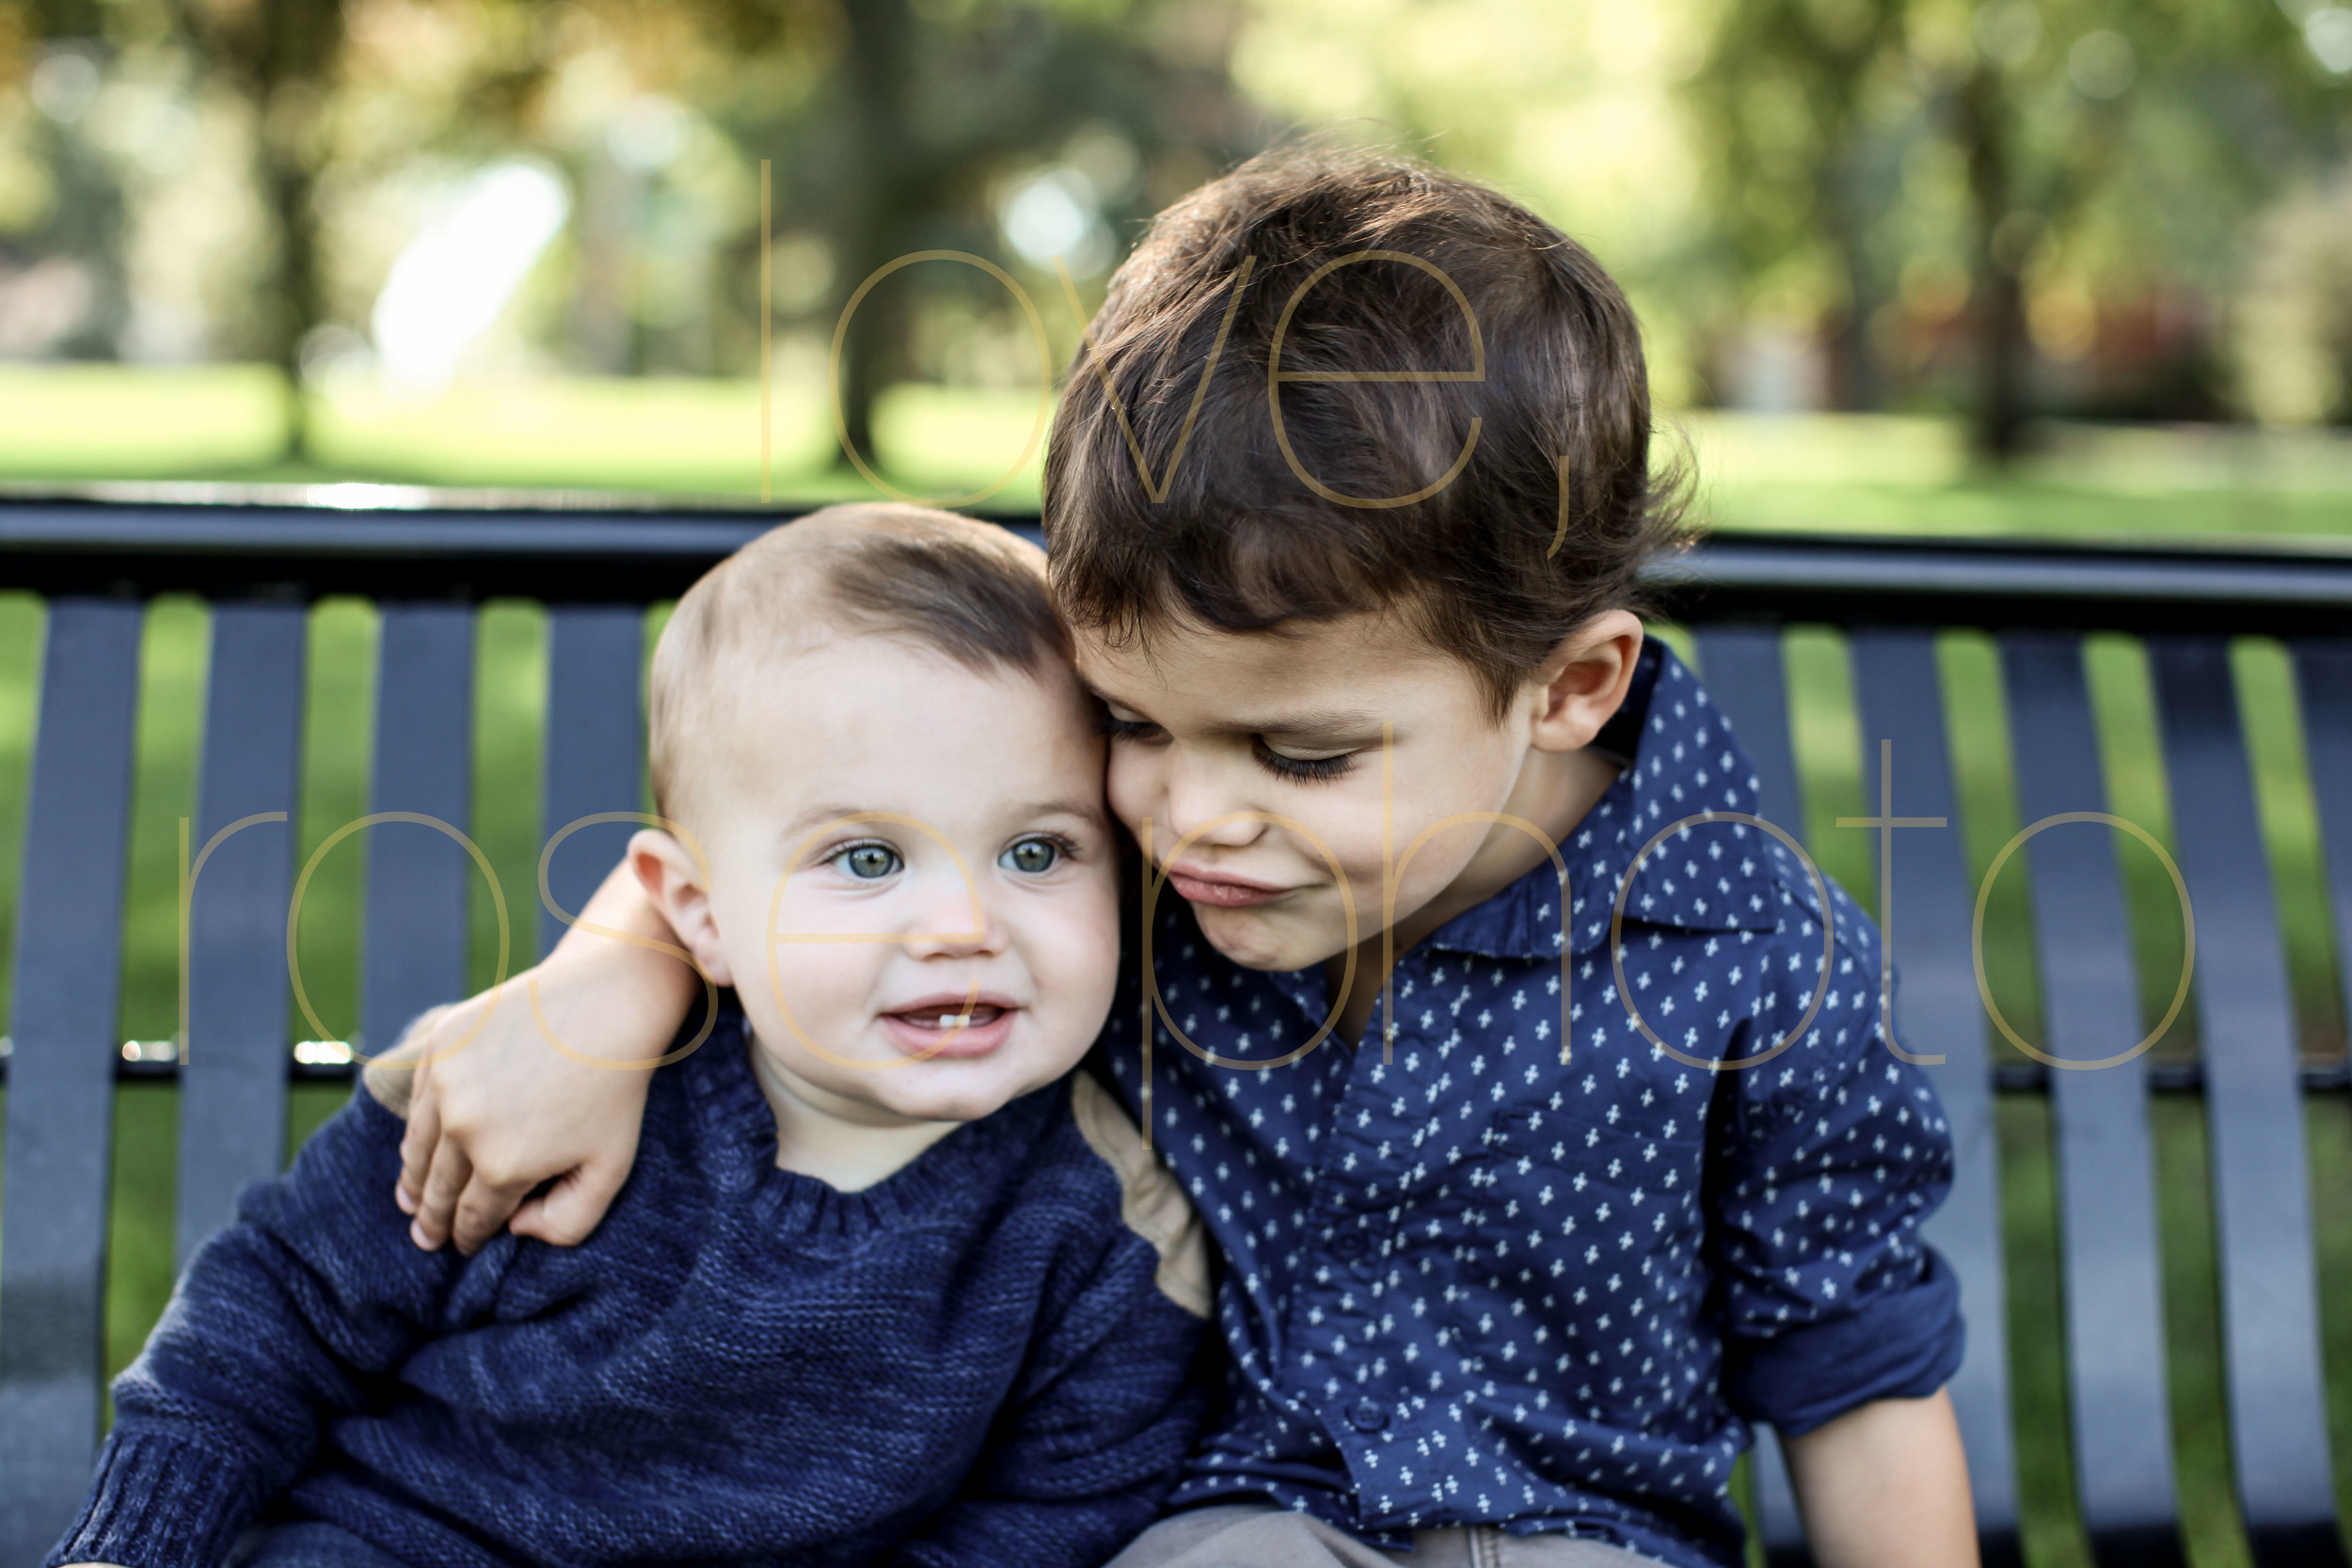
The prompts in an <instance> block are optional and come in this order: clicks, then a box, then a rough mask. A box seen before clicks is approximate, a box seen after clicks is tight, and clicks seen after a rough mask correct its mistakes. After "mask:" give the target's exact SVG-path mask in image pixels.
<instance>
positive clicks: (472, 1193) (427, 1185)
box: [396, 866, 701, 1254]
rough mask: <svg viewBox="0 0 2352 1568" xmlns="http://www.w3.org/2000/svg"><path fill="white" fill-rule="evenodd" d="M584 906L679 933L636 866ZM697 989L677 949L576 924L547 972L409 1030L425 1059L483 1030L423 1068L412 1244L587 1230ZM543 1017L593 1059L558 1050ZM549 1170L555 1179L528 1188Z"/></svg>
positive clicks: (412, 1169) (410, 1145)
mask: <svg viewBox="0 0 2352 1568" xmlns="http://www.w3.org/2000/svg"><path fill="white" fill-rule="evenodd" d="M582 918H583V920H585V921H589V922H593V923H595V924H598V925H603V926H607V927H617V928H619V929H622V930H628V931H632V932H636V933H638V934H641V935H644V936H645V937H647V938H648V939H650V940H657V941H662V942H667V941H669V940H670V934H669V927H668V926H667V924H666V923H665V922H663V921H662V919H661V916H660V911H657V910H655V909H654V908H653V906H652V903H651V901H650V900H648V899H647V898H646V897H645V896H644V892H643V891H642V890H641V889H640V888H639V887H638V885H637V881H636V879H635V878H634V877H632V876H630V875H629V873H628V869H627V867H626V866H624V867H622V868H621V869H619V870H617V871H615V872H614V873H613V875H612V877H611V878H609V879H607V880H606V882H605V884H604V886H603V887H602V888H600V889H599V890H598V891H597V893H596V897H595V898H594V899H592V900H590V902H589V905H588V908H587V909H586V910H585V911H582ZM534 981H535V982H536V989H537V993H538V999H537V1006H536V1007H535V1009H534V1006H533V1004H532V985H533V982H534ZM700 990H701V982H700V981H699V980H698V979H697V978H696V976H695V975H694V974H693V972H692V971H691V969H689V968H687V967H686V966H685V965H684V964H681V963H679V962H678V961H677V960H676V959H675V958H668V957H665V956H663V955H662V954H660V953H658V952H654V951H651V950H648V949H645V948H641V947H633V946H628V945H626V944H624V943H621V942H612V941H611V940H609V939H606V938H602V937H596V936H591V935H589V934H587V933H586V932H584V931H580V930H573V931H570V932H568V933H566V934H565V936H564V940H563V942H560V943H558V944H557V946H556V949H555V951H554V952H553V953H551V954H549V955H548V958H547V961H546V962H544V963H542V964H540V965H539V967H538V968H537V969H535V970H530V971H526V972H525V973H524V974H517V975H516V976H514V977H513V978H512V979H510V980H508V981H507V983H506V984H505V985H504V986H501V987H500V988H499V989H498V990H492V991H487V992H485V993H484V994H482V995H480V996H477V997H474V998H472V999H471V1000H469V1001H467V1002H463V1003H460V1004H459V1005H458V1006H454V1007H451V1008H448V1009H446V1010H444V1011H442V1012H441V1013H439V1014H437V1015H433V1016H428V1018H427V1019H425V1020H424V1021H423V1022H422V1023H421V1024H420V1026H419V1029H418V1031H417V1032H418V1033H419V1034H420V1035H421V1036H423V1038H422V1039H421V1041H418V1042H414V1043H419V1044H421V1046H422V1047H423V1050H424V1053H425V1054H426V1055H427V1056H428V1057H430V1056H434V1055H437V1054H438V1053H443V1052H448V1051H450V1049H451V1047H453V1046H454V1045H456V1043H457V1042H458V1041H460V1040H462V1039H465V1038H466V1037H467V1034H468V1032H469V1031H476V1032H475V1033H474V1035H473V1038H472V1039H471V1040H470V1042H469V1043H468V1044H466V1045H465V1047H464V1048H463V1049H462V1050H458V1051H456V1052H455V1053H453V1054H451V1055H448V1056H446V1057H443V1058H442V1059H440V1060H437V1061H433V1062H432V1063H431V1064H430V1065H429V1066H426V1067H421V1068H418V1069H414V1070H415V1084H414V1088H413V1092H412V1094H411V1096H410V1100H409V1106H408V1131H407V1134H406V1136H405V1137H404V1138H403V1139H402V1141H401V1149H400V1152H401V1173H400V1185H399V1190H398V1193H397V1195H396V1196H397V1200H398V1202H399V1204H400V1207H401V1209H402V1210H403V1212H406V1213H408V1214H409V1215H411V1216H413V1218H412V1220H411V1223H410V1226H409V1234H410V1236H411V1237H412V1238H413V1239H414V1240H415V1242H416V1243H417V1244H418V1245H419V1246H421V1247H423V1248H425V1249H426V1250H428V1251H430V1250H432V1249H434V1248H437V1247H438V1246H439V1245H441V1243H444V1242H446V1241H449V1240H450V1239H452V1237H454V1238H455V1240H456V1243H457V1250H458V1251H460V1252H463V1253H468V1254H471V1253H473V1252H475V1251H478V1250H479V1249H480V1248H481V1247H482V1245H483V1243H485V1242H487V1241H488V1240H489V1239H490V1238H491V1237H492V1236H494V1235H496V1234H497V1233H498V1229H499V1227H500V1226H501V1225H504V1226H507V1227H509V1228H510V1229H512V1230H513V1231H514V1232H515V1234H516V1235H518V1236H530V1237H533V1238H536V1239H537V1240H539V1241H543V1242H551V1243H555V1244H556V1245H558V1246H576V1245H578V1244H579V1243H580V1242H582V1241H585V1240H586V1239H587V1237H588V1235H589V1233H590V1232H591V1231H593V1230H595V1229H596V1223H597V1222H598V1221H599V1220H601V1219H603V1218H604V1212H605V1211H606V1210H607V1209H608V1208H610V1207H612V1198H613V1196H614V1195H615V1194H617V1193H618V1192H619V1191H620V1190H621V1183H622V1182H623V1181H624V1180H627V1179H628V1171H629V1166H630V1165H631V1164H633V1163H634V1162H635V1160H636V1158H637V1132H638V1123H639V1121H640V1119H641V1118H642V1117H644V1107H645V1085H646V1081H647V1079H648V1077H649V1076H650V1074H649V1073H648V1072H647V1071H646V1070H645V1069H644V1066H643V1064H645V1063H649V1062H652V1061H654V1060H655V1059H657V1058H658V1057H660V1055H661V1054H662V1053H664V1052H665V1051H666V1050H668V1048H669V1045H670V1041H671V1039H672V1037H674V1036H675V1034H676V1032H677V1027H678V1024H679V1022H680V1021H681V1020H682V1019H683V1018H684V1017H685V1016H686V1012H687V1009H688V1008H689V1007H690V1006H691V1005H692V1002H693V998H694V997H695V995H696V994H697V993H698V992H699V991H700ZM485 1015H486V1017H485ZM542 1021H544V1023H545V1027H546V1029H547V1030H548V1031H550V1032H552V1033H553V1034H554V1035H555V1037H556V1038H557V1039H559V1040H561V1042H562V1043H563V1045H564V1047H566V1048H567V1049H568V1050H569V1051H570V1052H571V1053H574V1054H575V1055H578V1056H584V1057H589V1058H592V1059H593V1060H592V1061H587V1062H582V1061H578V1060H573V1059H569V1058H567V1057H566V1056H565V1055H564V1054H563V1053H559V1052H558V1051H557V1050H555V1049H554V1048H553V1047H551V1046H550V1045H549V1044H548V1038H547V1035H546V1034H544V1033H543V1032H542ZM607 1062H610V1063H612V1064H615V1065H614V1066H611V1067H607V1066H603V1065H601V1064H602V1063H607ZM542 1182H552V1185H550V1186H548V1189H547V1190H546V1191H545V1192H543V1193H539V1194H537V1195H536V1196H532V1190H533V1189H534V1188H536V1187H538V1186H539V1185H540V1184H541V1183H542Z"/></svg>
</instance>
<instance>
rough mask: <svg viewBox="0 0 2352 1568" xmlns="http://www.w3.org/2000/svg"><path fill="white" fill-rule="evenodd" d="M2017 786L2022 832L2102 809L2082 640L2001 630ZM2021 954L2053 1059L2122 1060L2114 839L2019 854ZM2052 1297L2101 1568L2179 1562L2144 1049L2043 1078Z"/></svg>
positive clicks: (2058, 835)
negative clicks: (2024, 893) (2058, 1289)
mask: <svg viewBox="0 0 2352 1568" xmlns="http://www.w3.org/2000/svg"><path fill="white" fill-rule="evenodd" d="M2000 650H2001V666H2002V673H2003V675H2004V677H2005V679H2004V682H2003V685H2004V687H2005V689H2006V691H2007V695H2008V699H2009V711H2010V736H2011V741H2012V744H2011V747H2010V751H2011V753H2012V755H2013V756H2014V757H2015V759H2016V770H2017V797H2018V804H2019V808H2020V809H2021V811H2022V812H2023V814H2024V816H2025V818H2026V825H2027V827H2028V828H2030V827H2031V826H2032V825H2033V824H2035V823H2037V822H2040V821H2042V819H2043V818H2045V817H2048V816H2056V815H2058V814H2060V813H2064V812H2076V811H2105V810H2106V809H2107V792H2106V779H2105V775H2104V773H2103V772H2102V770H2101V767H2100V759H2099V746H2098V731H2097V728H2096V724H2095V720H2094V718H2093V714H2092V710H2091V706H2090V688H2089V685H2088V683H2087V681H2086V678H2085V675H2084V672H2083V660H2082V644H2081V639H2079V638H2078V637H2076V636H2074V635H2073V634H2071V633H2064V632H2022V633H2011V634H2008V635H2005V636H2003V637H2002V638H2001V640H2000ZM2026 863H2027V866H2028V881H2029V885H2030V888H2031V893H2032V903H2033V924H2034V949H2035V954H2036V957H2037V959H2038V961H2039V964H2040V967H2041V972H2042V1011H2043V1016H2044V1019H2045V1025H2044V1026H2045V1028H2046V1029H2047V1030H2048V1034H2049V1037H2048V1039H2047V1040H2046V1041H2045V1042H2042V1044H2041V1049H2042V1051H2044V1052H2045V1053H2048V1054H2050V1055H2052V1056H2055V1057H2058V1059H2060V1060H2061V1061H2080V1062H2088V1061H2093V1060H2099V1059H2103V1058H2106V1057H2109V1056H2114V1055H2118V1054H2120V1053H2123V1052H2125V1051H2128V1050H2130V1049H2131V1047H2132V1045H2133V1043H2134V1042H2135V1041H2136V1040H2137V1039H2138V1037H2139V1035H2140V1027H2139V1022H2138V1020H2139V994H2138V988H2137V982H2136V979H2135V975H2134V969H2133V962H2132V950H2131V933H2130V927H2129V925H2128V923H2127V921H2126V919H2125V915H2124V907H2123V887H2122V877H2121V873H2120V871H2119V869H2118V866H2117V863H2116V857H2115V846H2114V842H2113V835H2112V832H2111V831H2110V830H2107V829H2106V828H2104V827H2101V826H2099V825H2097V824H2083V823H2074V824H2068V825H2065V826H2061V827H2055V828H2051V829H2048V830H2046V831H2044V832H2042V833H2040V834H2037V835H2036V836H2035V837H2034V838H2033V839H2032V841H2031V842H2030V843H2029V844H2028V845H2027V846H2026ZM2050 1098H2051V1110H2052V1116H2053V1119H2054V1121H2055V1123H2056V1142H2057V1146H2058V1148H2057V1154H2058V1211H2059V1221H2060V1235H2061V1239H2062V1242H2063V1250H2064V1255H2065V1257H2064V1266H2063V1277H2064V1280H2065V1294H2066V1311H2065V1317H2066V1345H2067V1362H2066V1367H2067V1382H2068V1391H2069V1394H2070V1396H2071V1399H2070V1407H2071V1408H2070V1414H2071V1416H2072V1418H2073V1420H2072V1425H2073V1432H2074V1486H2075V1492H2076V1496H2077V1497H2078V1498H2079V1500H2080V1503H2081V1507H2082V1517H2083V1525H2084V1528H2086V1530H2088V1532H2089V1533H2090V1544H2091V1550H2092V1554H2093V1556H2094V1557H2095V1558H2096V1559H2097V1560H2098V1561H2099V1562H2100V1563H2101V1564H2102V1565H2103V1568H2124V1565H2126V1564H2129V1565H2133V1568H2153V1565H2160V1564H2161V1565H2170V1564H2178V1563H2181V1562H2183V1561H2185V1559H2184V1558H2183V1557H2182V1555H2181V1553H2182V1546H2181V1541H2180V1532H2179V1528H2178V1520H2179V1510H2178V1503H2177V1502H2176V1500H2175V1496H2174V1491H2173V1481H2172V1441H2171V1432H2172V1427H2171V1413H2170V1406H2169V1402H2168V1399H2167V1395H2166V1390H2165V1383H2166V1379H2165V1346H2164V1327H2163V1315H2162V1314H2163V1307H2162V1305H2161V1304H2162V1301H2163V1271H2162V1268H2161V1266H2160V1263H2159V1260H2158V1254H2157V1250H2156V1206H2155V1192H2154V1187H2153V1181H2152V1178H2151V1172H2152V1169H2153V1166H2152V1162H2151V1152H2150V1147H2149V1133H2148V1078H2147V1066H2146V1059H2145V1058H2144V1057H2136V1058H2134V1059H2133V1060H2131V1061H2129V1062H2126V1063H2123V1064H2122V1065H2120V1066H2116V1067H2111V1068H2105V1069H2097V1070H2059V1071H2055V1072H2053V1073H2052V1074H2051V1082H2050Z"/></svg>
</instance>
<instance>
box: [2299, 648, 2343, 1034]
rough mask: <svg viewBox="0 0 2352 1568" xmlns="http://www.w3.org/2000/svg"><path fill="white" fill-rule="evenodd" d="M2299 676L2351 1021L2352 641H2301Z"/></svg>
mask: <svg viewBox="0 0 2352 1568" xmlns="http://www.w3.org/2000/svg"><path fill="white" fill-rule="evenodd" d="M2295 675H2296V696H2297V697H2299V698H2300V699H2301V702H2302V708H2303V744H2304V750H2305V753H2306V755H2307V756H2308V758H2309V762H2310V768H2311V779H2312V800H2313V802H2314V803H2315V804H2316V805H2317V806H2318V808H2319V844H2320V852H2321V855H2322V857H2323V859H2324V860H2325V862H2326V864H2327V867H2328V906H2329V908H2330V909H2331V910H2332V911H2334V914H2335V927H2336V943H2335V949H2336V979H2337V981H2338V982H2339V983H2340V984H2341V985H2342V987H2343V988H2344V1019H2345V1020H2346V1022H2347V1023H2352V640H2345V639H2328V640H2324V641H2323V640H2317V639H2314V640H2312V641H2302V642H2297V643H2296V644H2295Z"/></svg>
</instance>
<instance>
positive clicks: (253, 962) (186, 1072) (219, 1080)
mask: <svg viewBox="0 0 2352 1568" xmlns="http://www.w3.org/2000/svg"><path fill="white" fill-rule="evenodd" d="M309 631H310V616H309V614H308V612H307V611H306V610H304V608H303V607H302V606H299V605H279V604H224V605H218V606H215V608H214V610H213V645H212V667H211V671H210V673H209V675H208V676H207V685H208V687H209V691H208V694H207V696H206V699H205V705H204V752H203V764H202V774H201V778H200V781H199V784H198V788H197V818H196V824H195V832H194V833H193V834H192V835H191V840H190V844H189V855H190V858H191V860H193V859H194V858H196V857H198V856H200V855H203V853H204V850H205V847H206V846H208V845H212V844H213V839H214V835H215V834H216V833H218V832H221V831H222V830H223V829H225V828H228V827H230V825H231V824H232V823H235V822H237V821H240V820H242V819H243V818H246V817H248V816H254V815H256V814H259V813H264V812H282V813H284V814H285V818H286V819H285V820H283V821H279V822H259V823H255V824H253V825H251V826H249V827H247V828H245V829H243V830H242V831H240V832H237V833H235V834H234V835H233V836H231V837H230V838H227V839H223V840H221V841H220V842H219V844H218V845H217V846H215V847H214V848H213V850H212V853H211V855H210V856H209V857H207V858H206V859H205V861H204V864H203V867H202V869H201V870H200V871H199V873H198V875H197V879H196V887H195V891H194V894H193V896H192V898H191V900H190V903H189V910H188V949H187V951H188V1038H187V1039H186V1040H185V1041H184V1042H183V1046H182V1051H181V1066H180V1196H179V1224H178V1227H177V1256H178V1261H179V1266H180V1267H182V1268H185V1267H186V1266H187V1261H188V1259H189V1258H190V1257H191V1256H192V1255H193V1254H194V1253H195V1251H196V1249H197V1247H198V1246H199V1245H200V1244H202V1243H203V1241H204V1238H205V1237H207V1236H209V1235H211V1234H212V1233H213V1232H214V1231H215V1229H217V1228H219V1227H221V1226H223V1225H226V1224H227V1223H228V1222H229V1220H230V1217H231V1216H232V1215H233V1213H234V1212H235V1210H236V1198H237V1194H238V1193H239V1192H240V1191H242V1190H243V1189H244V1188H245V1187H246V1184H247V1183H249V1182H254V1181H262V1180H268V1179H269V1178H270V1177H273V1176H275V1175H277V1174H278V1166H279V1164H281V1162H282V1159H283V1156H284V1153H285V1146H286V1003H287V995H286V918H287V913H288V911H287V901H288V899H289V897H290V896H291V895H292V893H293V883H294V811H295V807H296V789H297V781H298V779H299V777H300V774H301V768H302V689H303V677H304V663H303V656H304V647H305V644H306V643H307V641H309Z"/></svg>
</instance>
